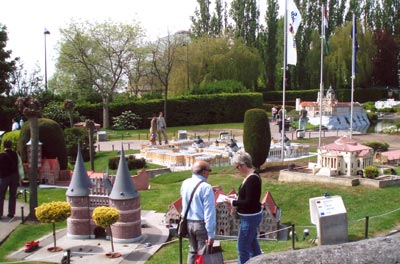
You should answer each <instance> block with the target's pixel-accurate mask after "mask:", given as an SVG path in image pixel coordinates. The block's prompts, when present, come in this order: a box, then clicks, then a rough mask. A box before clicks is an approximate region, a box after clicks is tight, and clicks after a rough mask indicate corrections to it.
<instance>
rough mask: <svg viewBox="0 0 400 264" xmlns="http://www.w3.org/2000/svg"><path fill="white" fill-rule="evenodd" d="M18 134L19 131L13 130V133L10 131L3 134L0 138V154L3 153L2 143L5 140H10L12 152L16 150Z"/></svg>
mask: <svg viewBox="0 0 400 264" xmlns="http://www.w3.org/2000/svg"><path fill="white" fill-rule="evenodd" d="M20 134H21V130H14V131H10V132H7V133H5V134H3V136H1V147H0V152H4V146H3V142H4V141H6V140H7V139H9V140H11V142H12V149H13V150H14V151H16V150H17V145H18V139H19V135H20Z"/></svg>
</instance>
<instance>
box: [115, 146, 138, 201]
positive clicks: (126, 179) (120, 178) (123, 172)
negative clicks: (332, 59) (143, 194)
mask: <svg viewBox="0 0 400 264" xmlns="http://www.w3.org/2000/svg"><path fill="white" fill-rule="evenodd" d="M138 196H139V193H138V191H137V190H136V187H135V185H134V183H133V181H132V179H131V174H130V172H129V169H128V165H127V163H126V160H125V153H124V149H123V148H121V155H120V158H119V165H118V170H117V176H115V182H114V186H113V188H112V191H111V193H110V199H114V200H128V199H132V198H136V197H138Z"/></svg>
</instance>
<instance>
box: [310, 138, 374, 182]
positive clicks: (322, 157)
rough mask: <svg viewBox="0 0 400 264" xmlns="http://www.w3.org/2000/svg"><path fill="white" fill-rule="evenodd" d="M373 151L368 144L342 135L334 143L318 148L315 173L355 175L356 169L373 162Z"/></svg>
mask: <svg viewBox="0 0 400 264" xmlns="http://www.w3.org/2000/svg"><path fill="white" fill-rule="evenodd" d="M373 159H374V151H373V149H372V148H370V147H368V146H364V145H361V144H359V143H357V142H356V141H354V140H352V139H350V138H348V137H346V136H343V137H341V138H339V139H337V140H336V141H335V142H334V143H331V144H328V145H325V146H321V147H320V148H319V149H318V168H319V172H318V173H317V174H321V175H322V174H323V175H328V176H333V175H346V176H352V175H356V174H357V172H358V171H360V170H363V169H364V168H365V167H366V166H370V165H372V164H373Z"/></svg>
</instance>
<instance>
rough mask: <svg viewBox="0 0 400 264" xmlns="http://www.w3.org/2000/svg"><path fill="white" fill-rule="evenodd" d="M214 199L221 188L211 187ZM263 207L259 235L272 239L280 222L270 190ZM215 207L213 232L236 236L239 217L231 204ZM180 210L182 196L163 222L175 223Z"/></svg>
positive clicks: (173, 204)
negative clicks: (233, 211) (234, 213)
mask: <svg viewBox="0 0 400 264" xmlns="http://www.w3.org/2000/svg"><path fill="white" fill-rule="evenodd" d="M213 189H214V196H215V201H217V199H218V196H219V195H220V194H223V195H225V194H224V192H223V190H222V188H220V187H213ZM235 193H236V192H235V190H234V189H232V190H231V191H230V192H229V193H228V194H227V195H231V194H235ZM261 205H262V209H263V213H262V214H263V218H262V221H261V223H260V226H259V230H258V232H259V235H260V237H262V238H266V239H274V240H276V239H277V238H278V234H277V232H276V231H277V230H278V228H279V224H280V214H281V212H280V208H279V207H278V206H277V205H276V203H275V201H274V199H273V198H272V195H271V193H270V192H267V193H266V194H265V196H264V197H263V199H262V201H261ZM215 209H216V218H217V223H216V228H215V232H216V235H217V236H237V235H238V233H239V225H240V219H237V218H235V216H234V215H233V214H232V206H229V205H227V204H225V203H217V202H216V203H215ZM181 211H182V198H179V199H178V200H176V201H175V202H173V203H172V204H171V205H170V206H169V208H168V210H167V212H166V214H165V223H167V224H177V223H178V222H179V217H180V214H181Z"/></svg>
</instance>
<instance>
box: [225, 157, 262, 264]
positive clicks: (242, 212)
mask: <svg viewBox="0 0 400 264" xmlns="http://www.w3.org/2000/svg"><path fill="white" fill-rule="evenodd" d="M233 163H234V164H235V166H236V169H237V170H238V171H239V172H240V174H241V175H243V176H244V177H245V178H244V180H243V182H242V184H241V185H240V186H239V192H238V197H237V199H236V198H232V197H229V198H226V200H225V202H226V203H227V204H230V205H231V206H234V207H237V213H238V215H239V217H240V226H239V234H238V241H237V250H238V254H239V259H238V264H243V263H245V262H246V261H248V260H249V259H250V258H252V257H255V256H258V255H261V249H260V245H259V243H258V240H257V234H258V226H259V225H260V223H261V220H262V208H261V203H260V198H261V184H262V182H261V178H260V176H259V175H258V174H257V173H256V172H255V170H254V167H253V163H252V159H251V156H250V154H248V153H247V152H244V151H238V152H237V153H236V155H235V156H234V157H233Z"/></svg>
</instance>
